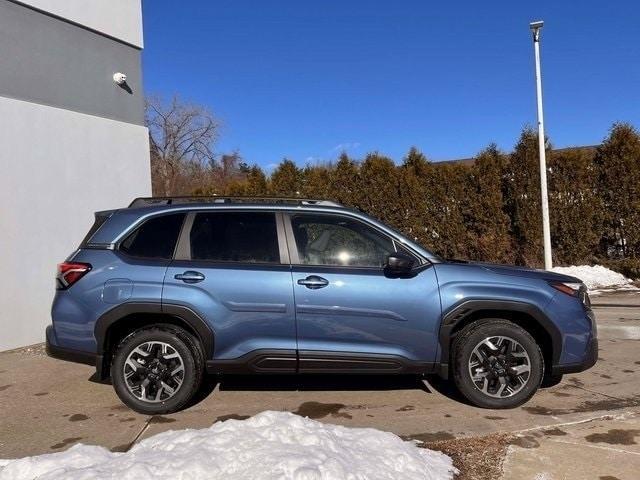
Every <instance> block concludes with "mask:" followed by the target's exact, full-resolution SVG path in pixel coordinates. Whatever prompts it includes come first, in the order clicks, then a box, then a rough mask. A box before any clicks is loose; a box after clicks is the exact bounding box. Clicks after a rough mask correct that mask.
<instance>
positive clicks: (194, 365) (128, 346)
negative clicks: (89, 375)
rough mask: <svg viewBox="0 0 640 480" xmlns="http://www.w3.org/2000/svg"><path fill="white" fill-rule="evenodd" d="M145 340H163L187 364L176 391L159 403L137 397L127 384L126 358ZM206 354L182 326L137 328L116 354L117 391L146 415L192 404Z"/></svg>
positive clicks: (113, 372) (113, 375) (113, 370)
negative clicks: (190, 402)
mask: <svg viewBox="0 0 640 480" xmlns="http://www.w3.org/2000/svg"><path fill="white" fill-rule="evenodd" d="M145 342H163V343H165V344H168V345H169V346H170V347H171V348H172V349H174V350H175V352H177V353H178V354H179V355H180V358H181V359H182V363H183V366H184V375H183V378H182V383H181V385H180V386H179V388H177V390H176V392H175V394H173V395H172V396H171V397H169V398H167V399H166V400H159V401H158V402H157V403H152V402H151V401H145V400H142V399H140V398H138V397H136V396H135V395H134V394H133V393H132V391H130V390H129V388H128V387H127V383H126V380H125V373H124V369H125V362H126V361H127V357H128V356H129V354H131V353H132V352H133V351H134V349H136V347H138V346H140V345H142V344H144V343H145ZM203 374H204V356H203V354H202V348H201V346H200V344H199V342H198V340H197V339H195V338H194V337H193V336H192V335H191V334H190V333H188V332H186V331H185V330H183V329H182V328H179V327H176V326H173V325H153V326H149V327H144V328H141V329H139V330H136V331H134V332H133V333H131V334H129V335H128V336H127V337H125V338H124V339H123V340H122V341H121V342H120V344H119V345H118V347H117V348H116V351H115V352H114V354H113V357H112V361H111V380H112V383H113V388H114V389H115V391H116V394H117V395H118V397H119V398H120V400H122V402H123V403H124V404H125V405H127V406H128V407H129V408H131V409H132V410H135V411H136V412H138V413H142V414H144V415H162V414H166V413H174V412H177V411H179V410H181V409H182V408H184V407H185V406H187V405H188V404H189V401H190V400H191V399H192V397H193V396H194V395H195V394H196V392H197V391H198V389H199V388H200V384H201V383H202V377H203Z"/></svg>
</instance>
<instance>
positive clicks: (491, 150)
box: [463, 144, 513, 263]
mask: <svg viewBox="0 0 640 480" xmlns="http://www.w3.org/2000/svg"><path fill="white" fill-rule="evenodd" d="M506 162H507V159H506V157H505V155H503V154H502V153H501V152H500V151H499V150H498V147H497V146H496V145H495V144H491V145H489V146H488V147H487V148H486V149H485V150H483V151H482V152H480V153H479V154H478V156H477V157H476V158H475V162H474V164H473V166H472V168H471V169H470V171H469V175H468V182H467V192H466V195H465V198H464V209H463V216H464V224H465V225H466V227H467V254H468V257H469V258H470V259H472V260H483V261H491V262H498V263H509V262H512V261H513V245H512V240H511V235H510V231H509V228H510V222H509V216H508V215H507V214H506V213H505V211H504V209H505V201H504V195H503V177H504V172H505V168H506Z"/></svg>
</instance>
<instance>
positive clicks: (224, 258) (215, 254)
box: [189, 212, 280, 263]
mask: <svg viewBox="0 0 640 480" xmlns="http://www.w3.org/2000/svg"><path fill="white" fill-rule="evenodd" d="M189 244H190V247H191V258H192V259H193V260H209V261H217V262H242V263H280V250H279V248H278V232H277V228H276V217H275V214H274V213H272V212H206V213H198V214H197V215H196V217H195V219H194V220H193V226H192V227H191V234H190V237H189Z"/></svg>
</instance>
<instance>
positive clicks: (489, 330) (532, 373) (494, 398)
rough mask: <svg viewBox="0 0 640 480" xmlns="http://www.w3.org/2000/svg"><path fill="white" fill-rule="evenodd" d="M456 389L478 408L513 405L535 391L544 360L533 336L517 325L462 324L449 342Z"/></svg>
mask: <svg viewBox="0 0 640 480" xmlns="http://www.w3.org/2000/svg"><path fill="white" fill-rule="evenodd" d="M453 367H454V372H453V378H454V381H455V383H456V386H457V387H458V390H460V392H461V393H462V394H463V395H464V396H465V397H466V398H467V400H469V401H470V402H471V403H473V404H474V405H476V406H478V407H482V408H514V407H517V406H519V405H522V404H523V403H525V402H526V401H527V400H529V399H530V398H531V397H532V396H533V394H534V393H535V392H536V390H537V389H538V387H539V386H540V383H541V381H542V376H543V373H544V360H543V356H542V353H541V351H540V347H539V346H538V344H537V343H536V341H535V340H534V338H533V337H532V336H531V335H530V334H529V333H528V332H527V331H526V330H524V329H523V328H521V327H519V326H518V325H516V324H514V323H512V322H509V321H507V320H502V319H485V320H481V321H479V322H477V323H473V324H471V325H468V326H467V327H465V328H464V329H463V330H462V331H461V332H459V333H458V335H457V336H456V340H455V342H454V345H453Z"/></svg>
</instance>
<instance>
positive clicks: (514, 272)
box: [447, 260, 582, 283]
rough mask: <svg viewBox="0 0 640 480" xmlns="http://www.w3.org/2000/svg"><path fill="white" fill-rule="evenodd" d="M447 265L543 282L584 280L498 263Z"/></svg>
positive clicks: (460, 262)
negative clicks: (471, 267) (463, 265)
mask: <svg viewBox="0 0 640 480" xmlns="http://www.w3.org/2000/svg"><path fill="white" fill-rule="evenodd" d="M447 263H456V264H467V265H474V266H477V267H481V268H484V269H485V270H489V271H490V272H493V273H497V274H498V275H511V276H514V277H526V278H539V279H541V280H546V281H552V282H565V283H582V280H580V279H579V278H576V277H571V276H569V275H563V274H561V273H556V272H550V271H548V270H541V269H537V268H529V267H520V266H515V265H501V264H498V263H484V262H468V261H465V260H447Z"/></svg>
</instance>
